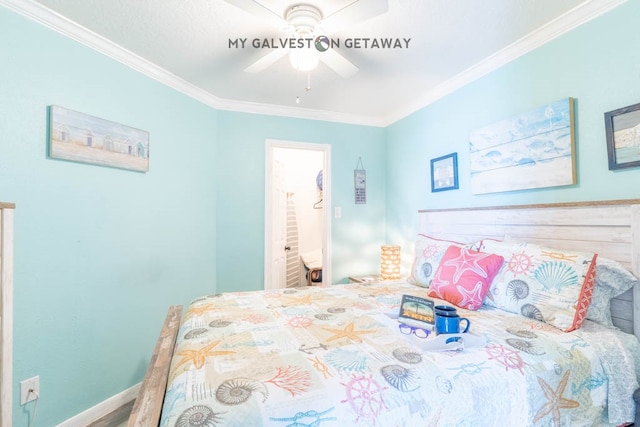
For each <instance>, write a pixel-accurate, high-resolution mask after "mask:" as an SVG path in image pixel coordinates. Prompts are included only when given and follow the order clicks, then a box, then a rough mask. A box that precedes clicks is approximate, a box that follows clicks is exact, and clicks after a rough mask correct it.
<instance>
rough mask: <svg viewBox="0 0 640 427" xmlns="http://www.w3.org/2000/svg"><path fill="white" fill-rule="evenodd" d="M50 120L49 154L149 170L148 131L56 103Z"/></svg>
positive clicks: (98, 163) (111, 165)
mask: <svg viewBox="0 0 640 427" xmlns="http://www.w3.org/2000/svg"><path fill="white" fill-rule="evenodd" d="M49 121H50V124H49V157H51V158H54V159H63V160H72V161H75V162H82V163H92V164H95V165H101V166H110V167H114V168H120V169H129V170H134V171H138V172H148V171H149V132H146V131H143V130H140V129H136V128H133V127H130V126H125V125H122V124H119V123H115V122H112V121H109V120H105V119H101V118H99V117H94V116H90V115H88V114H84V113H80V112H78V111H73V110H69V109H68V108H63V107H59V106H57V105H52V106H50V107H49Z"/></svg>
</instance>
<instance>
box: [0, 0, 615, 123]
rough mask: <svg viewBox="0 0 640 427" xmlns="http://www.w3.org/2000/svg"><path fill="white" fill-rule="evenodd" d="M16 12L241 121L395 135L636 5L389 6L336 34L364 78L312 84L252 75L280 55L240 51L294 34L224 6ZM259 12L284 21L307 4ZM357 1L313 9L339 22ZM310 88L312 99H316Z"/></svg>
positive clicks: (284, 67) (273, 5)
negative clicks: (441, 102) (468, 86)
mask: <svg viewBox="0 0 640 427" xmlns="http://www.w3.org/2000/svg"><path fill="white" fill-rule="evenodd" d="M7 1H9V2H10V3H13V4H16V3H18V4H20V3H25V4H31V5H38V6H40V5H42V6H45V7H46V9H43V8H40V9H41V10H39V11H38V12H37V14H39V15H42V14H43V13H44V14H46V13H48V12H51V11H53V12H55V13H57V14H60V15H62V16H64V17H66V18H68V19H69V20H70V21H72V23H67V24H66V25H67V26H68V25H75V24H79V25H80V26H82V27H84V28H80V30H82V31H80V33H82V32H83V31H85V29H87V30H89V31H87V33H91V32H93V33H96V34H98V35H100V36H102V37H104V38H105V39H107V40H108V41H110V42H113V43H115V44H116V45H119V46H120V47H122V48H124V49H126V50H127V51H130V52H132V53H134V54H135V55H137V56H139V57H141V58H144V59H145V60H147V61H149V62H150V63H152V64H155V66H157V67H159V68H160V69H162V70H161V71H162V72H164V73H166V74H167V75H168V76H169V77H167V78H174V77H175V78H176V80H179V81H183V82H185V83H186V84H188V85H189V87H190V88H191V89H190V90H191V91H192V92H193V91H201V93H202V94H208V95H211V96H212V99H215V100H216V102H217V103H219V104H221V105H222V106H223V108H224V104H225V103H226V102H229V103H230V105H232V107H230V109H243V105H244V106H246V107H247V108H248V109H249V110H251V109H252V108H253V109H256V108H258V107H257V106H259V108H260V109H262V111H265V112H268V111H269V109H273V110H274V111H277V110H279V114H287V115H294V116H295V115H297V113H300V115H301V116H305V115H307V116H313V115H314V114H316V115H317V116H321V115H322V114H325V113H326V114H327V115H329V116H331V117H335V118H338V119H340V117H341V116H342V117H344V118H345V119H344V121H352V122H362V123H370V124H378V125H384V124H388V123H390V122H392V121H394V120H396V119H398V118H400V117H402V116H404V115H406V114H408V113H410V112H412V111H414V110H415V109H417V108H419V107H420V106H423V105H425V104H426V103H428V102H429V100H430V99H433V98H434V97H437V96H438V95H437V94H438V93H444V92H446V90H447V88H448V87H452V88H453V87H454V86H456V85H457V86H460V85H462V84H464V82H465V81H466V80H465V78H466V77H464V76H465V73H467V74H468V73H470V72H472V74H473V73H475V74H476V75H480V74H482V73H483V72H486V71H490V69H491V65H490V64H489V65H486V66H484V71H483V67H482V64H488V63H487V60H486V58H488V57H491V58H494V59H495V60H496V61H498V62H499V61H500V60H502V61H507V60H510V59H513V58H512V57H514V56H517V55H519V54H521V53H524V52H526V49H527V47H526V46H527V44H526V43H525V42H528V41H530V40H533V42H529V45H531V44H532V43H534V44H535V43H538V44H539V43H541V42H544V41H547V40H548V39H551V38H553V37H555V36H556V35H557V34H554V31H555V32H556V33H562V32H564V31H567V29H570V28H572V27H573V26H576V25H580V24H581V23H582V22H585V21H587V20H588V19H591V18H592V17H594V16H597V15H598V14H600V13H603V11H606V10H608V9H609V8H611V7H614V6H615V5H617V4H619V3H621V2H622V1H624V0H586V1H585V0H562V1H558V0H535V1H533V0H482V1H480V0H388V12H387V13H385V14H383V15H380V16H377V17H374V18H372V19H370V20H367V21H365V22H361V23H358V24H356V25H353V26H352V27H347V28H344V29H343V30H341V31H339V32H337V33H335V34H330V36H331V37H332V38H336V39H339V40H340V42H341V47H340V49H338V51H339V52H340V53H341V54H342V55H343V56H344V57H345V58H347V59H348V60H349V61H351V62H352V63H353V64H355V65H356V66H357V67H358V68H359V71H358V73H356V74H355V75H353V76H352V77H349V78H346V79H345V78H343V77H340V76H339V75H338V74H336V73H335V72H334V71H333V70H331V69H330V68H329V67H327V66H326V65H324V64H323V63H320V65H319V66H318V67H317V69H315V70H313V71H312V72H311V73H310V74H309V75H307V73H304V72H300V71H296V70H294V69H293V68H292V67H291V65H290V63H289V60H288V58H287V57H283V58H281V59H280V60H278V61H277V62H276V63H274V64H273V65H272V66H270V67H268V68H267V69H265V70H264V71H261V72H259V73H247V72H244V71H243V70H244V69H245V68H246V67H247V66H249V65H251V64H252V63H253V62H254V61H256V60H258V59H259V58H261V57H262V56H264V55H266V54H267V53H269V51H270V50H271V49H266V48H258V49H256V48H253V47H249V46H247V47H246V48H244V49H241V48H235V47H230V46H229V40H230V39H234V40H235V39H236V38H247V39H248V40H249V41H250V40H252V39H254V38H259V39H264V38H268V39H271V38H274V39H279V38H284V37H286V34H285V33H283V32H281V31H279V30H278V29H277V28H275V27H274V26H272V25H270V24H269V23H267V22H266V21H265V20H263V19H260V18H258V17H256V16H255V15H252V14H250V13H247V12H246V11H245V10H241V9H240V8H238V7H236V6H234V5H232V4H229V3H227V2H226V1H224V0H188V1H185V0H160V1H159V0H83V1H78V0H35V1H34V0H0V4H2V3H3V2H4V3H6V2H7ZM256 1H257V2H259V3H260V4H261V5H263V6H264V7H267V8H269V9H272V10H274V11H276V12H278V11H279V13H282V11H284V10H286V9H287V7H288V6H290V5H292V4H295V3H296V2H295V1H293V0H256ZM353 1H354V0H323V1H319V0H305V1H304V2H305V3H308V4H314V5H316V6H317V7H318V8H319V9H321V10H322V11H323V14H324V15H328V14H331V13H332V12H333V11H336V10H339V9H340V8H342V7H344V6H345V5H348V4H350V3H352V2H353ZM361 1H363V0H361ZM55 13H54V15H55ZM40 20H41V21H46V20H47V19H40ZM49 21H51V19H49ZM565 22H566V23H565ZM82 37H83V36H82V35H81V36H79V38H82ZM396 37H398V38H402V39H404V38H410V39H411V41H410V43H409V47H408V48H402V49H373V48H360V49H355V48H351V49H349V48H346V47H345V46H344V44H345V41H346V39H348V38H396ZM518 41H519V42H518ZM514 43H515V44H514ZM94 44H95V42H94ZM523 46H524V47H523ZM518 49H521V51H520V52H519V51H518ZM522 49H524V50H522ZM514 52H515V53H514ZM518 52H519V53H518ZM501 53H502V56H504V58H502V59H501V57H500V55H501ZM492 55H493V56H492ZM505 58H506V59H505ZM478 64H480V66H479V65H478ZM474 70H475V71H474ZM165 80H166V78H165ZM308 80H310V87H311V90H306V87H307V86H308ZM297 97H299V99H300V103H299V104H297V103H296V98H297ZM310 111H311V113H309V112H310Z"/></svg>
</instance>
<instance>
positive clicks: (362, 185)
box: [353, 157, 367, 205]
mask: <svg viewBox="0 0 640 427" xmlns="http://www.w3.org/2000/svg"><path fill="white" fill-rule="evenodd" d="M353 179H354V185H355V198H356V200H355V201H356V205H364V204H366V203H367V172H366V171H365V170H364V166H363V165H362V157H358V164H357V165H356V169H355V170H354V171H353Z"/></svg>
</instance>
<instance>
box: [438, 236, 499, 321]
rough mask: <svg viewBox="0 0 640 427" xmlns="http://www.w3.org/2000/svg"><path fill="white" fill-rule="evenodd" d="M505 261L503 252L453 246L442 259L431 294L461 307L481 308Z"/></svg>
mask: <svg viewBox="0 0 640 427" xmlns="http://www.w3.org/2000/svg"><path fill="white" fill-rule="evenodd" d="M503 262H504V258H503V257H502V256H500V255H496V254H489V253H484V252H477V251H472V250H470V249H466V248H460V247H458V246H449V247H448V248H447V251H446V252H445V253H444V256H443V257H442V260H440V265H438V269H437V270H436V273H435V275H434V277H433V281H432V282H431V286H430V287H429V293H428V295H429V296H431V297H434V298H440V299H443V300H446V301H449V302H450V303H451V304H455V305H457V306H458V307H461V308H466V309H468V310H477V309H479V308H480V307H481V306H482V302H483V301H484V297H485V295H486V294H487V292H488V291H489V287H490V286H491V282H492V281H493V278H494V277H495V276H496V274H498V271H499V270H500V267H502V263H503Z"/></svg>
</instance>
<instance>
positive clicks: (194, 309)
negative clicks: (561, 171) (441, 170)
mask: <svg viewBox="0 0 640 427" xmlns="http://www.w3.org/2000/svg"><path fill="white" fill-rule="evenodd" d="M420 224H421V225H420V230H419V233H421V234H422V235H424V236H428V238H429V239H435V240H438V241H442V242H457V243H459V244H460V245H475V246H474V248H473V249H474V250H475V249H480V250H482V249H483V248H492V247H496V245H498V243H494V242H505V241H506V242H510V243H509V244H512V243H513V244H516V243H515V242H526V244H527V245H530V247H534V246H535V245H537V246H536V247H542V248H554V250H555V249H557V250H558V251H554V252H549V251H547V252H544V251H543V252H544V253H546V255H547V256H553V257H556V258H557V254H558V253H559V251H564V252H563V253H564V254H565V255H566V254H573V252H571V251H585V250H586V251H587V252H588V253H591V252H594V253H597V254H598V255H597V256H598V258H596V259H592V260H591V261H593V263H592V264H593V268H591V265H592V264H590V260H589V259H585V260H582V261H581V262H580V263H579V265H582V266H585V273H584V274H583V275H582V276H581V277H583V278H584V280H585V283H587V279H588V278H593V279H594V283H596V287H597V283H598V282H597V281H596V280H595V279H596V278H597V274H596V272H595V264H597V259H602V260H605V259H608V260H611V261H612V262H615V263H617V264H618V265H620V266H623V267H624V268H625V269H628V270H629V271H631V272H633V273H634V274H635V275H636V277H637V276H639V274H638V273H639V271H640V200H627V201H610V202H596V203H565V204H546V205H529V206H513V207H497V208H476V209H453V210H428V211H421V212H420ZM511 242H512V243H511ZM518 244H520V243H518ZM492 245H493V246H492ZM417 246H418V243H416V247H417ZM519 248H520V247H519ZM465 250H467V249H465ZM469 250H471V249H469ZM518 250H520V249H518ZM460 251H462V249H460ZM416 254H418V251H416ZM600 257H601V258H600ZM417 258H418V255H416V260H417ZM505 258H506V257H505ZM580 259H582V258H580ZM441 263H442V264H443V265H444V261H443V262H441ZM556 264H557V259H554V260H553V263H550V264H549V265H556ZM503 265H506V264H503ZM602 265H604V264H602ZM434 268H435V266H434ZM418 269H419V270H420V271H421V272H422V273H424V271H425V270H424V268H423V264H420V263H416V262H414V267H413V268H412V278H413V279H415V278H416V277H414V276H416V275H415V274H413V273H415V271H413V270H416V271H417V270H418ZM530 270H531V271H533V269H530ZM442 271H443V270H442V269H441V268H437V269H436V273H438V274H441V273H442ZM502 271H503V269H500V270H499V271H498V272H497V273H496V277H499V275H500V274H501V273H500V272H502ZM536 274H539V271H537V270H536ZM598 274H600V273H599V272H598ZM418 276H419V274H418ZM511 281H512V282H513V280H511ZM433 283H435V282H432V284H433ZM419 285H420V284H419V283H418V284H415V283H414V284H412V283H404V282H382V283H373V284H368V283H367V284H349V285H339V286H327V287H304V288H295V289H282V290H269V291H258V292H234V293H226V294H217V295H209V296H203V297H201V298H198V299H196V300H194V301H193V302H192V303H191V304H190V306H189V307H188V308H187V309H186V310H185V312H184V316H182V313H181V312H182V307H180V306H174V307H171V308H170V310H169V312H168V314H167V319H166V321H165V324H164V325H163V329H162V332H161V334H160V337H159V339H158V342H157V345H156V349H155V350H154V354H153V356H152V358H151V361H150V364H149V368H148V370H147V374H146V375H145V379H144V381H143V384H142V387H141V390H140V394H139V396H138V398H137V399H136V403H135V405H134V409H133V411H132V415H131V417H130V420H129V425H130V426H150V425H161V426H180V427H182V426H196V425H197V426H231V425H233V426H236V425H237V426H261V425H265V426H343V425H355V426H358V425H362V426H374V425H378V426H385V427H386V426H404V425H425V426H426V425H434V426H447V425H452V426H454V425H455V426H459V425H470V426H479V425H480V426H485V425H487V426H490V425H543V426H547V425H549V426H558V425H563V426H565V425H566V426H573V425H581V426H582V425H604V426H608V425H611V426H617V425H627V424H629V423H631V422H633V421H634V416H635V417H637V416H638V414H639V413H640V411H639V410H638V409H637V400H638V399H639V398H640V392H638V391H637V389H638V377H639V376H640V375H639V372H638V371H639V370H640V360H638V358H639V357H640V346H639V344H638V336H639V335H640V326H639V322H640V314H638V315H635V316H634V314H636V313H640V307H639V302H640V295H639V293H640V286H634V287H633V288H631V289H629V290H628V291H626V292H623V293H622V294H621V295H616V297H615V298H611V299H610V301H607V305H606V306H607V308H609V306H610V309H611V311H610V313H607V316H610V317H609V318H610V320H611V322H613V325H615V327H607V326H603V325H602V324H601V323H600V322H597V321H593V320H591V319H590V317H589V316H587V315H586V314H585V313H586V310H587V307H582V308H583V309H584V310H582V308H581V306H580V304H576V307H575V313H576V314H575V317H574V318H572V319H573V322H574V323H573V324H570V325H568V326H567V325H564V326H562V328H561V327H560V326H558V324H551V323H546V321H548V320H549V317H548V316H546V314H545V316H546V317H544V320H545V321H540V320H536V319H535V318H531V317H527V316H523V315H520V314H518V313H512V312H509V311H505V310H503V309H502V308H501V307H500V306H499V299H498V298H496V299H495V301H493V300H492V301H491V303H492V304H493V306H490V305H487V304H482V306H481V307H479V308H477V309H476V308H473V309H464V308H458V311H459V312H460V313H461V315H464V316H465V317H468V318H469V319H470V321H471V330H470V332H472V333H473V334H474V337H475V338H477V339H479V340H481V341H480V344H478V345H467V347H466V348H465V347H464V346H458V348H457V351H441V350H442V349H441V348H437V349H434V348H430V347H429V344H430V343H431V342H432V341H425V340H421V339H419V338H416V337H415V336H414V335H404V334H402V333H400V332H399V330H398V324H397V321H396V320H395V319H393V313H397V312H398V308H399V304H400V298H401V296H402V295H415V296H421V297H425V296H427V293H428V292H430V288H426V287H422V286H419ZM432 288H433V289H436V288H437V287H436V286H432ZM491 289H493V288H491ZM491 289H490V290H489V293H488V294H487V295H489V296H490V293H491V292H492V290H491ZM581 289H583V290H584V286H583V287H582V288H581ZM593 293H594V294H595V293H597V290H596V289H595V288H594V290H593ZM583 294H585V292H582V291H581V293H580V296H581V298H582V297H583V296H584V295H583ZM497 296H498V294H497V293H496V297H497ZM429 297H430V298H433V299H434V300H435V301H436V302H444V303H448V304H451V302H450V300H449V299H446V300H441V298H439V297H434V296H429ZM447 298H449V297H448V296H447ZM593 298H594V301H595V296H594V297H593ZM589 299H591V295H589ZM485 301H487V300H486V298H485ZM552 302H553V301H552ZM463 305H464V304H463ZM467 306H468V305H467ZM589 308H590V307H589ZM545 313H546V312H545ZM578 313H582V314H585V316H582V315H578ZM181 317H182V319H181ZM556 317H557V318H558V319H560V321H562V319H563V318H562V316H556ZM579 317H580V318H581V320H580V324H579V325H577V327H575V326H576V323H575V319H577V318H579ZM585 317H586V318H585ZM594 318H595V317H594ZM570 323H571V322H570ZM572 328H573V329H575V330H570V329H572ZM562 329H566V330H567V331H563V330H562ZM176 337H177V340H176ZM472 342H473V341H472V340H468V341H467V343H472ZM476 344H477V343H476ZM634 398H635V401H634ZM636 421H637V420H636Z"/></svg>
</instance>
